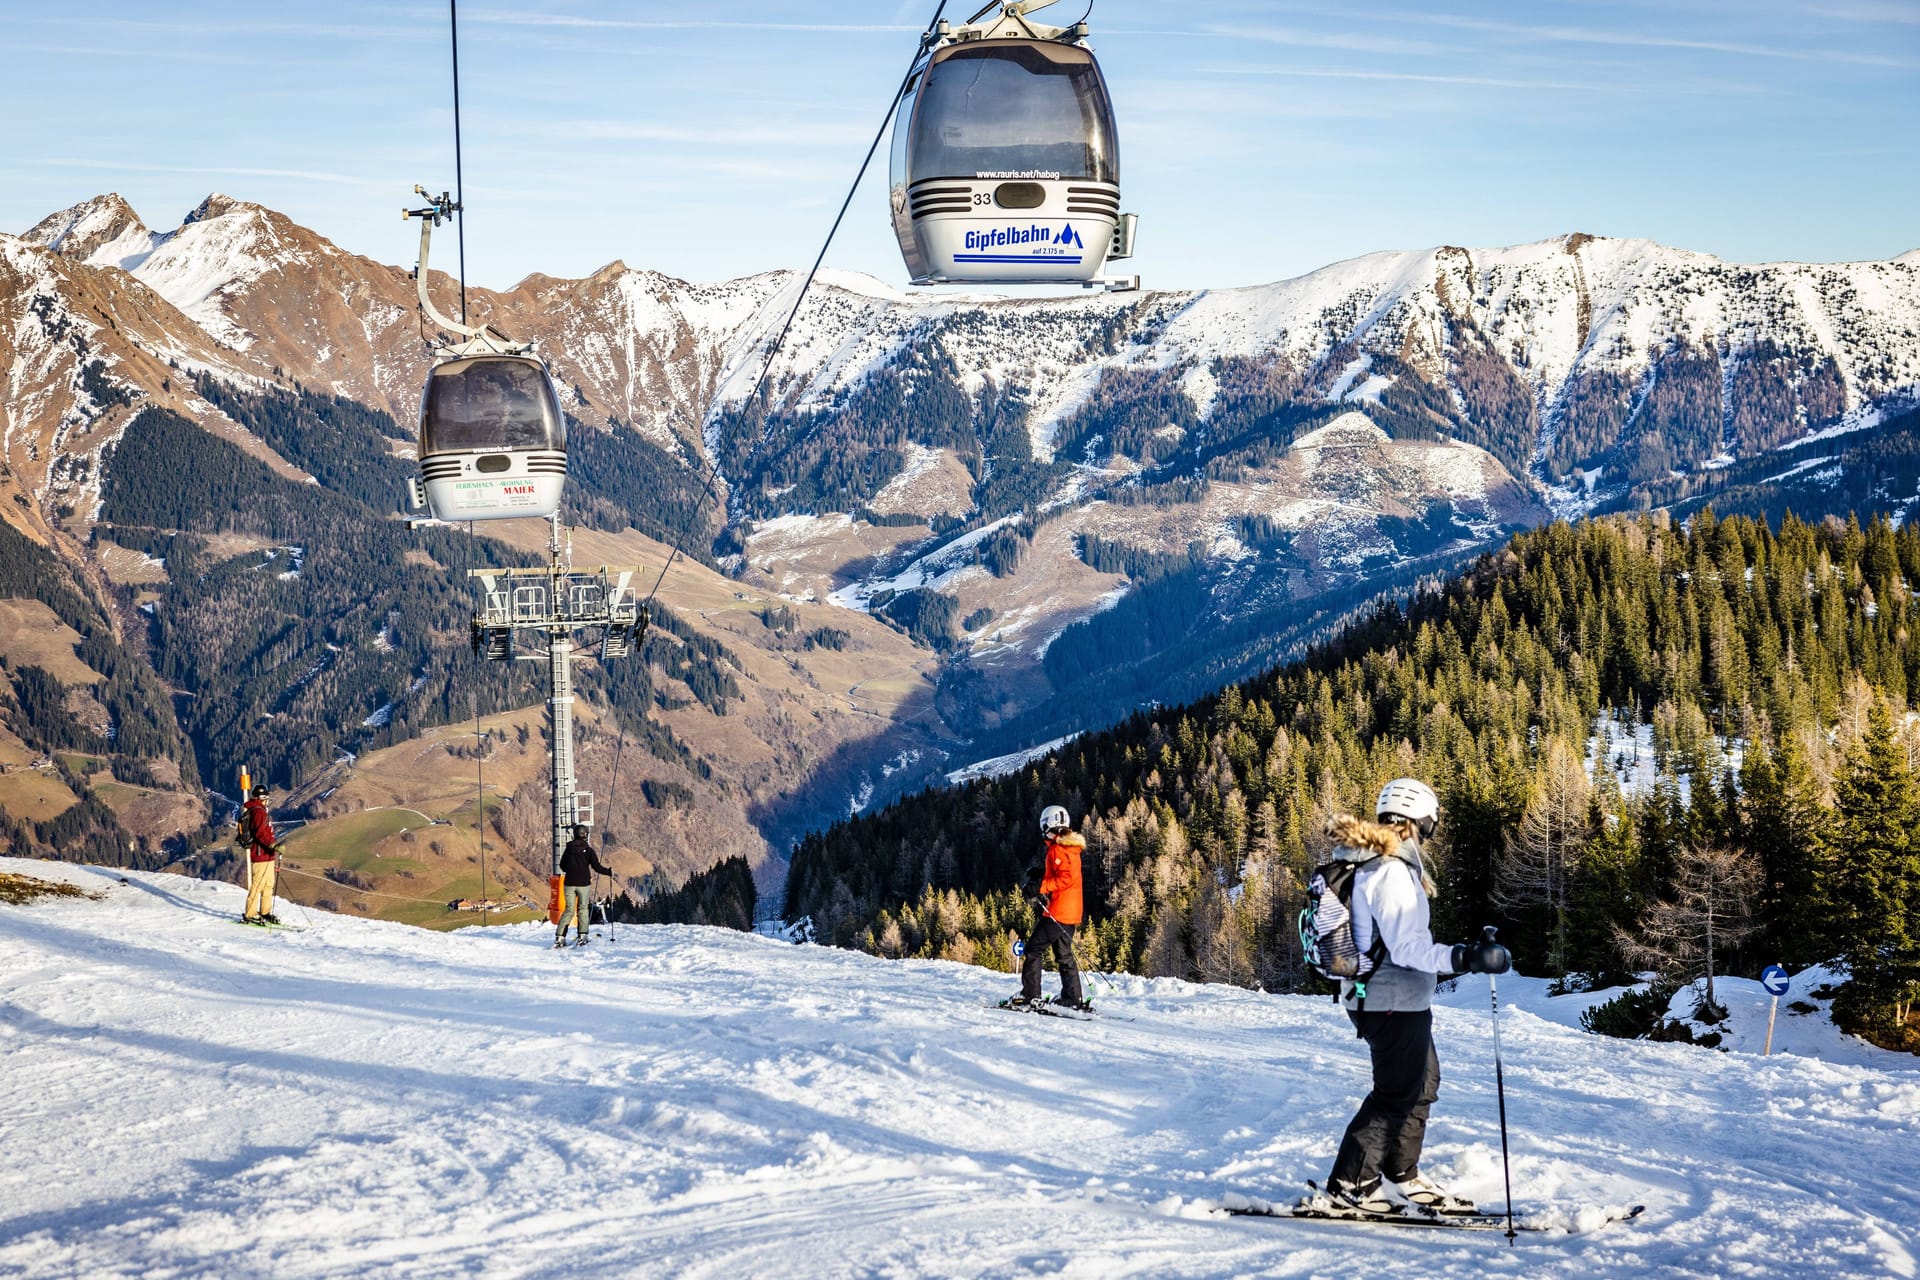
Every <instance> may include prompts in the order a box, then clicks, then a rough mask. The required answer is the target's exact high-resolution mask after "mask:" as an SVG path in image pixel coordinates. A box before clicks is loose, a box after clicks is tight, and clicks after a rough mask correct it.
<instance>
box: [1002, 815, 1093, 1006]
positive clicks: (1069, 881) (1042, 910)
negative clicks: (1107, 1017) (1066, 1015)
mask: <svg viewBox="0 0 1920 1280" xmlns="http://www.w3.org/2000/svg"><path fill="white" fill-rule="evenodd" d="M1071 823H1072V818H1071V817H1070V816H1069V815H1068V814H1067V811H1066V810H1065V809H1064V808H1062V807H1061V806H1059V805H1057V804H1054V805H1048V806H1047V807H1046V808H1045V809H1044V810H1042V811H1041V813H1040V834H1041V835H1042V836H1043V837H1044V838H1045V839H1046V842H1047V851H1046V855H1045V858H1044V860H1043V861H1042V862H1041V864H1040V866H1038V867H1036V868H1034V869H1033V871H1032V872H1030V873H1029V875H1028V878H1027V885H1026V891H1027V897H1028V898H1029V899H1030V900H1031V901H1032V903H1033V906H1034V912H1035V919H1034V922H1033V932H1032V933H1030V934H1029V935H1027V942H1026V948H1025V951H1026V955H1025V959H1024V960H1023V962H1022V963H1021V966H1020V994H1019V995H1017V996H1015V997H1013V999H1011V1000H1009V1001H1007V1007H1008V1008H1012V1009H1023V1008H1031V1007H1033V1006H1034V1005H1037V1004H1039V1003H1040V967H1041V966H1042V965H1043V964H1045V963H1046V954H1047V952H1048V951H1049V950H1051V951H1052V952H1053V963H1054V965H1055V967H1056V968H1058V969H1059V970H1060V995H1059V998H1058V1001H1057V1003H1059V1004H1063V1005H1067V1006H1069V1007H1071V1008H1075V1009H1088V1008H1090V1007H1091V1006H1090V1005H1088V1004H1087V1001H1086V997H1085V996H1084V995H1083V994H1082V993H1081V990H1080V961H1079V959H1078V958H1077V957H1076V956H1075V955H1074V954H1073V931H1074V930H1075V929H1077V928H1079V927H1080V922H1081V921H1082V920H1084V919H1085V918H1086V908H1085V903H1084V901H1083V899H1082V895H1081V877H1080V854H1081V852H1082V851H1083V850H1084V849H1085V848H1086V847H1087V841H1086V838H1085V837H1084V836H1080V835H1077V834H1075V833H1074V831H1073V830H1072V827H1071Z"/></svg>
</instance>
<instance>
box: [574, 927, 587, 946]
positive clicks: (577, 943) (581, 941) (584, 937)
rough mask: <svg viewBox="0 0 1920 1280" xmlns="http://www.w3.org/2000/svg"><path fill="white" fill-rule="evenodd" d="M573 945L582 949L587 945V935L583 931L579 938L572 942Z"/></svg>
mask: <svg viewBox="0 0 1920 1280" xmlns="http://www.w3.org/2000/svg"><path fill="white" fill-rule="evenodd" d="M573 945H574V946H576V947H584V946H586V945H587V935H586V932H585V931H584V930H582V931H581V933H580V936H579V937H578V938H577V939H576V940H575V941H574V944H573Z"/></svg>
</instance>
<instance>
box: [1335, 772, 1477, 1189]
mask: <svg viewBox="0 0 1920 1280" xmlns="http://www.w3.org/2000/svg"><path fill="white" fill-rule="evenodd" d="M1374 813H1375V816H1376V818H1377V821H1375V822H1362V821H1361V820H1359V819H1358V818H1354V817H1351V816H1348V815H1345V814H1342V815H1340V816H1337V817H1335V818H1333V819H1332V820H1331V821H1329V822H1328V823H1327V834H1328V835H1330V836H1332V837H1333V838H1334V840H1335V841H1336V842H1337V843H1338V844H1339V845H1341V846H1342V848H1343V850H1345V851H1349V852H1352V853H1354V854H1355V855H1357V856H1356V857H1355V858H1354V860H1355V861H1359V862H1360V863H1361V864H1362V865H1361V868H1360V870H1359V872H1358V873H1357V874H1356V875H1355V876H1354V881H1353V903H1352V911H1353V940H1354V943H1355V944H1356V945H1357V946H1358V947H1359V949H1360V952H1361V954H1363V955H1364V954H1367V953H1368V952H1369V951H1372V950H1373V949H1374V948H1375V946H1376V942H1377V945H1378V947H1379V949H1380V950H1379V954H1380V962H1379V964H1378V966H1377V967H1376V968H1375V969H1374V970H1373V972H1372V973H1370V974H1368V975H1367V977H1366V979H1365V981H1364V983H1355V982H1354V981H1352V980H1347V981H1343V982H1342V983H1341V984H1340V988H1341V989H1340V995H1341V1002H1342V1003H1343V1004H1344V1005H1345V1007H1346V1010H1347V1016H1348V1017H1349V1018H1350V1019H1352V1021H1353V1026H1354V1029H1355V1030H1356V1031H1358V1032H1359V1034H1360V1038H1361V1039H1363V1040H1365V1041H1366V1042H1367V1049H1368V1052H1369V1053H1370V1055H1371V1056H1372V1059H1373V1090H1372V1092H1370V1093H1368V1094H1367V1096H1366V1099H1365V1100H1364V1101H1363V1102H1361V1104H1360V1110H1359V1113H1358V1114H1356V1115H1355V1116H1354V1117H1353V1121H1352V1123H1350V1124H1348V1125H1347V1131H1346V1134H1345V1135H1344V1136H1343V1137H1342V1138H1341V1140H1340V1152H1339V1154H1338V1155H1337V1156H1335V1157H1334V1162H1333V1174H1332V1176H1331V1177H1329V1178H1328V1179H1327V1193H1326V1194H1325V1195H1324V1196H1318V1197H1312V1198H1310V1199H1309V1201H1308V1202H1307V1203H1306V1204H1305V1205H1304V1206H1303V1207H1306V1208H1312V1209H1316V1210H1323V1211H1324V1210H1329V1209H1330V1210H1334V1211H1338V1212H1345V1213H1361V1214H1368V1215H1380V1214H1387V1215H1401V1214H1407V1213H1415V1214H1434V1213H1471V1212H1473V1203H1472V1202H1471V1201H1469V1200H1465V1199H1462V1198H1461V1197H1459V1196H1456V1195H1452V1194H1450V1193H1449V1192H1447V1191H1446V1190H1444V1189H1442V1188H1441V1187H1439V1186H1437V1185H1435V1184H1434V1183H1433V1182H1432V1181H1431V1180H1430V1179H1428V1178H1427V1177H1426V1175H1424V1174H1422V1173H1421V1172H1420V1150H1421V1147H1422V1146H1423V1145H1424V1143H1425V1141H1426V1135H1427V1112H1428V1110H1429V1109H1430V1108H1431V1107H1432V1106H1433V1100H1434V1098H1435V1097H1437V1096H1438V1094H1439V1091H1440V1057H1439V1054H1438V1053H1437V1052H1436V1051H1435V1049H1434V1044H1433V990H1434V986H1435V984H1436V982H1437V981H1438V978H1439V975H1440V974H1443V973H1469V972H1471V973H1505V972H1506V971H1507V970H1508V969H1509V968H1511V967H1512V963H1513V961H1512V958H1511V957H1510V956H1509V955H1508V954H1507V949H1506V948H1505V947H1503V946H1501V945H1500V944H1499V943H1497V942H1478V943H1472V944H1467V945H1461V946H1451V947H1450V946H1446V945H1444V944H1442V943H1438V942H1435V941H1434V940H1433V934H1432V933H1431V931H1430V926H1429V924H1428V906H1427V904H1428V899H1429V898H1430V897H1431V896H1432V894H1433V888H1434V886H1433V878H1432V877H1431V876H1430V875H1428V874H1427V868H1426V864H1425V863H1424V862H1423V861H1422V860H1421V853H1420V843H1421V841H1423V840H1425V839H1427V838H1429V837H1431V836H1432V835H1433V829H1434V826H1435V824H1437V823H1438V822H1439V820H1440V801H1439V799H1438V798H1437V797H1436V796H1435V795H1434V794H1433V789H1432V788H1431V787H1429V786H1427V784H1426V783H1424V782H1421V781H1420V780H1418V779H1417V778H1396V779H1394V780H1393V781H1392V782H1389V783H1388V784H1387V785H1386V786H1385V787H1383V788H1381V790H1380V796H1379V799H1377V800H1376V801H1375V802H1374ZM1368 855H1372V856H1371V858H1369V857H1368Z"/></svg>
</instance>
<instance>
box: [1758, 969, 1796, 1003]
mask: <svg viewBox="0 0 1920 1280" xmlns="http://www.w3.org/2000/svg"><path fill="white" fill-rule="evenodd" d="M1792 984H1793V979H1792V978H1790V977H1788V976H1787V971H1786V970H1785V969H1783V968H1782V967H1780V966H1779V965H1777V964H1770V965H1768V966H1767V967H1766V968H1765V969H1763V970H1761V971H1760V985H1761V986H1763V987H1765V988H1766V989H1767V994H1768V995H1770V996H1783V995H1785V994H1787V988H1788V987H1789V986H1791V985H1792Z"/></svg>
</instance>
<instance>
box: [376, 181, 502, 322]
mask: <svg viewBox="0 0 1920 1280" xmlns="http://www.w3.org/2000/svg"><path fill="white" fill-rule="evenodd" d="M414 191H415V192H416V193H418V194H420V195H423V196H427V207H426V208H424V209H403V210H401V216H402V217H403V218H418V219H420V261H419V264H418V265H417V266H415V267H414V269H413V279H414V285H415V288H416V290H417V291H418V293H419V295H420V309H421V310H422V311H424V312H425V313H426V315H427V318H428V319H430V320H432V321H433V322H434V323H435V324H436V325H439V326H440V327H441V328H442V329H444V330H446V331H447V332H448V333H457V334H459V335H461V336H462V337H464V338H467V339H469V340H471V342H472V343H477V344H478V345H480V346H482V347H484V348H485V349H487V350H493V351H499V352H501V353H502V354H507V355H514V354H519V353H520V352H524V351H527V350H530V349H531V348H530V347H529V346H528V345H527V344H525V343H516V342H513V341H511V340H509V339H508V338H507V336H506V335H505V334H504V333H501V332H500V331H499V330H498V329H495V328H494V327H493V326H492V325H487V324H483V325H479V326H474V325H467V324H461V323H460V322H459V321H458V320H454V319H452V318H451V317H449V316H445V315H442V314H441V312H440V309H439V308H438V307H436V306H434V305H433V298H432V296H431V295H430V294H429V293H428V292H427V279H428V274H429V273H428V270H427V265H428V261H429V259H430V258H431V256H432V249H433V229H434V228H435V227H436V226H438V225H440V223H442V222H445V221H449V220H450V219H451V218H452V217H453V215H454V214H456V213H458V212H460V206H459V204H458V203H456V202H455V201H454V200H453V198H452V197H451V196H449V195H447V194H446V193H445V192H442V193H441V194H440V195H438V196H430V195H427V192H426V190H425V189H424V188H422V187H419V186H416V187H414Z"/></svg>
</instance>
